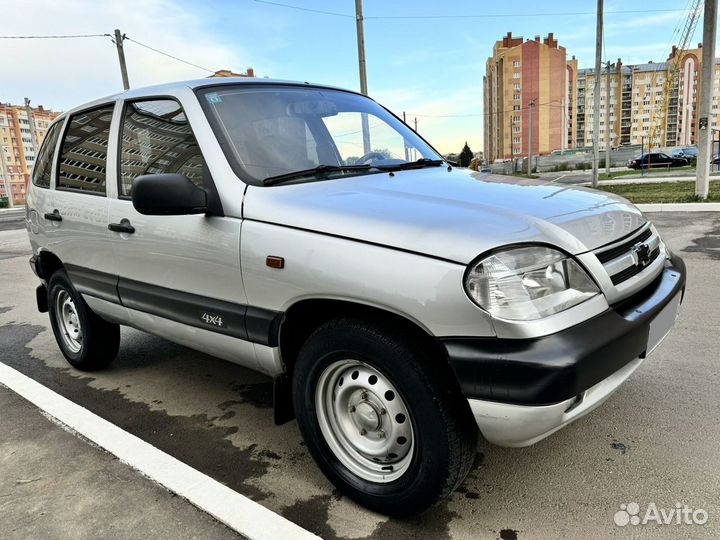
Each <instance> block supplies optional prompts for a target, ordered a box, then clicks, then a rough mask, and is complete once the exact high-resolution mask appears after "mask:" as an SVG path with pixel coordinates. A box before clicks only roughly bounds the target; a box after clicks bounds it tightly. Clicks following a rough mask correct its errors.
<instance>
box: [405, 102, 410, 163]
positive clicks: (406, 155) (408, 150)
mask: <svg viewBox="0 0 720 540" xmlns="http://www.w3.org/2000/svg"><path fill="white" fill-rule="evenodd" d="M403 124H405V125H407V120H406V118H405V111H403ZM403 146H404V147H405V161H410V149H409V148H408V145H407V139H406V138H405V137H403Z"/></svg>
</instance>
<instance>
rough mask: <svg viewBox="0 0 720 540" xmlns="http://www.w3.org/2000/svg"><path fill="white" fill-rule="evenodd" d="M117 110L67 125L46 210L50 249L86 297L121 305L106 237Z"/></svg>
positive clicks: (109, 107)
mask: <svg viewBox="0 0 720 540" xmlns="http://www.w3.org/2000/svg"><path fill="white" fill-rule="evenodd" d="M114 108H115V104H114V103H108V104H104V105H101V106H98V107H94V108H92V109H88V110H85V111H81V112H77V113H74V114H72V115H70V117H69V118H68V120H67V122H66V123H65V128H64V132H63V134H62V139H61V143H60V146H59V150H58V161H57V165H56V178H55V190H54V193H53V195H52V202H51V204H50V206H51V207H52V208H50V206H48V207H46V208H45V209H44V214H45V215H44V218H45V220H46V221H47V224H48V225H49V226H48V227H47V228H46V232H47V246H48V249H49V250H50V251H51V252H53V253H55V254H56V255H57V256H58V257H59V258H60V260H61V261H62V262H63V264H64V265H65V268H66V270H67V272H68V275H69V276H70V280H71V281H72V282H73V284H74V285H75V287H76V288H77V289H78V290H79V291H80V292H82V293H84V294H89V295H90V296H94V297H97V298H101V299H104V300H108V301H111V302H114V303H117V302H118V298H117V288H116V281H117V279H116V277H115V274H116V273H115V268H114V264H113V253H112V248H111V247H110V242H109V240H110V232H109V231H108V197H107V181H106V180H107V178H106V177H107V158H108V146H109V143H110V133H111V124H112V118H113V112H114Z"/></svg>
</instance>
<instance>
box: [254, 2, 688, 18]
mask: <svg viewBox="0 0 720 540" xmlns="http://www.w3.org/2000/svg"><path fill="white" fill-rule="evenodd" d="M256 1H258V0H256ZM677 11H683V10H682V9H628V10H616V11H606V12H605V13H606V14H608V15H613V14H616V15H622V14H632V13H665V12H677ZM580 15H595V12H594V11H566V12H544V13H497V14H495V13H483V14H472V15H467V14H462V15H461V14H457V15H454V14H446V15H368V16H366V17H365V19H385V20H393V19H500V18H515V19H517V18H527V17H557V16H573V17H575V16H580Z"/></svg>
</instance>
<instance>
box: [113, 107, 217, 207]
mask: <svg viewBox="0 0 720 540" xmlns="http://www.w3.org/2000/svg"><path fill="white" fill-rule="evenodd" d="M121 140H122V145H121V148H120V186H119V187H120V190H119V194H120V196H121V197H129V196H130V192H131V190H132V184H133V181H134V180H135V178H137V177H138V176H142V175H144V174H162V173H178V174H182V175H185V176H186V177H188V178H189V179H190V180H192V181H193V182H194V183H195V184H196V185H197V186H199V187H202V185H203V181H202V176H203V167H204V165H205V162H204V161H203V157H202V154H201V153H200V148H199V147H198V143H197V140H196V139H195V136H194V135H193V132H192V130H191V129H190V124H189V123H188V120H187V118H186V116H185V112H184V111H183V110H182V107H181V106H180V104H179V103H178V102H177V101H175V100H173V99H155V100H152V101H135V102H131V103H127V104H126V106H125V113H124V114H123V124H122V136H121Z"/></svg>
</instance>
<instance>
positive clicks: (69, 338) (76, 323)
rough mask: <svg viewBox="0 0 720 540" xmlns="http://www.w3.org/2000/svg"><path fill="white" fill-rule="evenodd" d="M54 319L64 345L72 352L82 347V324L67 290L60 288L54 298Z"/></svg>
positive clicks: (78, 350)
mask: <svg viewBox="0 0 720 540" xmlns="http://www.w3.org/2000/svg"><path fill="white" fill-rule="evenodd" d="M55 319H56V321H57V325H58V329H59V330H60V335H61V336H62V340H63V343H64V344H65V347H66V348H67V349H68V350H69V351H70V352H72V353H77V352H80V349H82V339H83V335H82V326H81V325H80V317H79V316H78V312H77V308H76V307H75V302H74V301H73V299H72V297H71V296H70V294H68V292H67V291H64V290H61V291H60V292H59V293H58V295H57V297H56V298H55Z"/></svg>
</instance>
